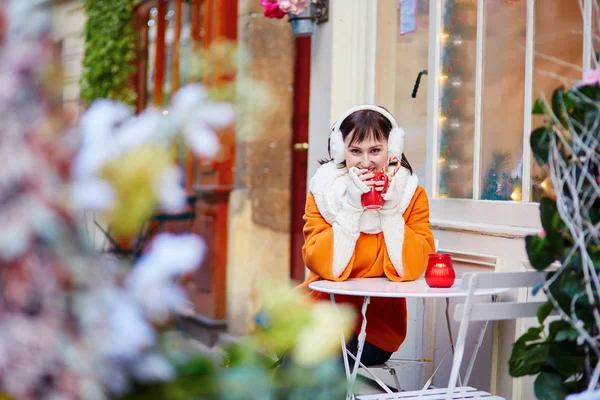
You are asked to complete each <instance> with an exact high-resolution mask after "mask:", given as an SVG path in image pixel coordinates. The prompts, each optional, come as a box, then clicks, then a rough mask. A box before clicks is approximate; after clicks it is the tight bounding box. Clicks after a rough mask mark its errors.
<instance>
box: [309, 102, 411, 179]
mask: <svg viewBox="0 0 600 400" xmlns="http://www.w3.org/2000/svg"><path fill="white" fill-rule="evenodd" d="M381 108H383V107H381ZM383 109H384V110H386V109H385V108H383ZM386 111H387V110H386ZM388 112H389V111H388ZM391 130H392V123H391V122H390V120H389V119H387V117H386V116H385V115H383V114H381V113H380V112H378V111H373V110H359V111H355V112H353V113H352V114H350V115H349V116H348V117H346V118H345V119H344V121H343V122H342V124H341V125H340V132H341V133H342V139H343V140H344V143H345V142H346V138H347V137H348V135H350V133H352V132H353V133H352V136H351V137H350V143H348V144H349V145H352V144H355V143H362V142H363V141H365V140H366V139H370V138H372V139H373V140H376V141H383V140H385V141H386V142H387V140H388V139H389V137H390V131H391ZM327 152H328V153H329V157H330V158H329V159H325V160H319V163H320V164H326V163H328V162H333V159H332V158H331V143H329V142H328V143H327ZM400 165H401V166H403V167H404V168H406V169H407V170H409V171H410V173H411V175H412V173H413V170H412V167H411V166H410V163H409V162H408V159H407V158H406V156H405V155H404V153H402V159H401V161H400ZM342 166H346V161H344V162H343V163H342Z"/></svg>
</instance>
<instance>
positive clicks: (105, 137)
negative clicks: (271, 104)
mask: <svg viewBox="0 0 600 400" xmlns="http://www.w3.org/2000/svg"><path fill="white" fill-rule="evenodd" d="M233 116H234V113H233V108H232V106H231V105H230V104H228V103H218V102H210V101H208V100H207V99H206V94H205V91H204V89H203V88H202V86H201V85H200V84H198V83H192V84H189V85H186V86H184V87H182V88H181V89H180V90H179V91H177V93H176V94H175V96H174V98H173V102H172V107H171V109H170V111H169V113H168V114H166V115H163V113H162V112H161V111H159V110H157V109H155V108H149V109H147V110H145V111H143V112H142V113H140V114H139V115H137V116H135V115H134V113H133V110H132V109H131V108H130V107H128V106H126V105H124V104H121V103H119V102H116V101H112V100H106V99H101V100H96V101H95V102H94V103H92V105H91V107H90V108H89V110H88V111H87V112H86V113H85V114H84V115H83V117H82V119H81V129H80V135H81V149H80V150H79V152H78V153H77V154H76V156H75V159H74V161H73V171H72V175H73V178H74V181H73V190H72V194H73V200H74V203H75V205H76V206H77V207H78V208H79V209H84V210H94V211H104V210H108V209H110V208H111V207H112V206H113V200H114V199H115V198H118V197H119V196H115V193H114V188H113V191H111V190H110V183H109V182H104V181H103V180H102V179H101V178H100V177H99V174H100V171H101V169H102V167H103V166H104V165H106V164H107V163H108V162H109V161H111V160H114V159H116V158H117V157H123V156H124V155H127V154H129V153H130V152H133V151H134V150H136V149H138V148H140V147H142V146H144V145H148V144H152V145H158V146H160V147H161V148H168V147H169V146H170V145H171V143H172V141H173V139H174V136H175V134H177V133H178V132H181V133H182V134H183V136H184V138H185V141H186V143H187V144H188V145H189V147H190V148H191V149H192V151H193V152H194V153H195V154H196V155H199V156H202V157H205V158H213V157H214V156H216V155H217V153H218V151H219V147H220V146H219V139H218V137H217V136H216V135H215V133H214V132H213V129H214V128H220V127H223V126H226V125H227V124H229V123H230V122H231V121H232V120H233ZM181 184H182V179H181V172H180V171H179V170H177V168H176V167H175V165H174V164H172V167H171V168H168V169H167V170H165V171H164V172H163V173H161V174H160V175H159V176H157V177H156V180H155V185H154V191H155V194H156V197H157V199H158V201H159V203H160V206H161V207H162V208H164V209H167V210H173V209H177V208H180V207H182V206H184V204H185V193H184V191H183V188H182V187H181Z"/></svg>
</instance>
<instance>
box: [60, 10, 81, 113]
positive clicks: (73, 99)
mask: <svg viewBox="0 0 600 400" xmlns="http://www.w3.org/2000/svg"><path fill="white" fill-rule="evenodd" d="M52 19H53V25H54V35H55V39H56V40H57V41H59V42H61V43H62V44H61V47H62V50H61V60H62V67H63V78H64V83H63V91H62V100H63V104H64V107H65V109H66V110H68V111H69V112H72V113H73V118H74V120H76V118H77V116H78V115H79V112H80V110H79V78H80V77H81V72H82V67H81V62H82V60H83V52H84V48H83V43H84V41H83V36H82V34H83V26H84V24H85V14H84V10H83V5H82V2H81V1H78V0H67V1H61V2H58V3H57V4H56V5H55V6H53V8H52ZM73 122H75V121H73Z"/></svg>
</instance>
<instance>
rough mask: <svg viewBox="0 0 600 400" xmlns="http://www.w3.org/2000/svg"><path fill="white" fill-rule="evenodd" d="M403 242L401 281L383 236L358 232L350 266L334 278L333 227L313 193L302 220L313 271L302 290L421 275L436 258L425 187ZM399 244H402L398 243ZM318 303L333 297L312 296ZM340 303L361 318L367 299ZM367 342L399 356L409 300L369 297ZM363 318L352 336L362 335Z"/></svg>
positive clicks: (414, 202)
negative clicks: (316, 284)
mask: <svg viewBox="0 0 600 400" xmlns="http://www.w3.org/2000/svg"><path fill="white" fill-rule="evenodd" d="M403 217H404V221H405V227H404V243H403V245H402V246H403V250H402V262H403V265H404V274H403V276H399V275H398V272H397V271H396V269H395V268H394V266H393V264H392V261H391V260H390V257H389V256H388V252H387V248H386V245H385V242H384V237H383V232H380V233H377V234H366V233H362V232H361V233H360V236H359V237H358V239H357V241H356V247H355V250H354V253H353V255H352V258H351V259H350V262H349V263H348V266H347V267H346V268H345V270H344V271H343V272H342V273H341V275H340V276H339V277H337V278H336V277H335V276H334V275H333V273H332V268H331V266H332V262H333V235H334V233H333V227H332V226H331V225H330V224H328V223H327V222H326V221H325V219H324V218H323V217H322V215H321V214H320V212H319V209H318V208H317V205H316V203H315V198H314V196H313V194H312V193H309V194H308V198H307V201H306V210H305V215H304V221H306V223H305V225H304V240H305V243H304V246H303V248H302V256H303V258H304V264H305V265H306V266H307V267H308V269H309V270H310V274H309V276H308V278H307V279H306V280H305V281H304V283H302V284H301V285H300V286H299V289H308V284H309V283H311V282H314V281H317V280H320V279H327V280H332V281H344V280H346V279H348V278H375V277H384V276H385V277H387V278H388V279H390V280H392V281H397V282H401V281H411V280H415V279H417V278H418V277H419V276H421V275H422V274H423V272H424V271H425V268H426V266H427V259H428V255H429V254H430V253H433V251H434V250H433V249H434V242H433V234H432V233H431V230H430V223H429V202H428V200H427V194H426V193H425V190H424V189H423V188H422V187H420V186H419V187H417V189H416V190H415V193H414V195H413V197H412V199H411V201H410V203H409V205H408V207H407V208H406V211H405V212H404V214H403ZM399 245H400V244H399ZM310 296H311V297H312V298H313V299H314V300H327V301H329V295H328V294H325V293H320V292H311V293H310ZM336 301H337V302H338V303H339V302H345V303H350V304H352V305H354V307H355V308H356V310H357V314H358V315H360V310H361V307H362V301H363V299H362V298H361V297H355V296H340V295H337V296H336ZM367 320H368V323H367V341H368V342H369V343H371V344H373V345H375V346H377V347H379V348H381V349H383V350H386V351H389V352H395V351H396V350H398V348H399V347H400V345H401V344H402V342H403V341H404V338H405V337H406V300H405V299H386V298H377V297H373V298H371V302H370V305H369V308H368V309H367ZM360 322H361V321H360V319H359V320H358V321H357V323H356V326H355V328H354V332H355V333H356V334H358V332H359V330H360Z"/></svg>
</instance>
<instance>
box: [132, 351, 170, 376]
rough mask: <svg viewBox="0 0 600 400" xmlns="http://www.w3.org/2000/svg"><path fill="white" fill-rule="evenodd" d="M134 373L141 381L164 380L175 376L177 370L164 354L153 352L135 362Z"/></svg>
mask: <svg viewBox="0 0 600 400" xmlns="http://www.w3.org/2000/svg"><path fill="white" fill-rule="evenodd" d="M133 375H134V376H135V378H136V379H137V380H139V381H141V382H158V381H162V382H164V381H168V380H171V379H173V378H174V377H175V370H174V369H173V366H172V365H171V363H169V361H168V360H167V359H166V358H165V357H164V356H163V355H161V354H159V353H155V352H151V353H146V354H144V355H143V356H142V357H141V358H140V359H139V360H137V361H136V362H135V364H134V366H133Z"/></svg>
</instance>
